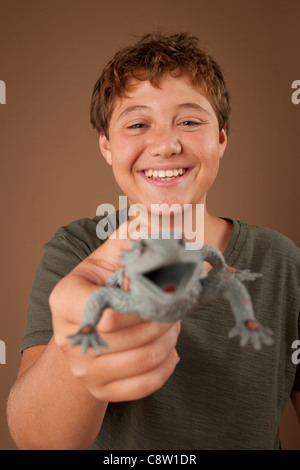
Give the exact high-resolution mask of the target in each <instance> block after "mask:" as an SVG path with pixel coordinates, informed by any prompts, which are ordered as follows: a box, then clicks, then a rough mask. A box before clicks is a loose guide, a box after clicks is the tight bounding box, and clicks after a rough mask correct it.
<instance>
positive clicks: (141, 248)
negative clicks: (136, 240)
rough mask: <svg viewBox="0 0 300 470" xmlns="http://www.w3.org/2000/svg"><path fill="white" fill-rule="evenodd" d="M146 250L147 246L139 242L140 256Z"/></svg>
mask: <svg viewBox="0 0 300 470" xmlns="http://www.w3.org/2000/svg"><path fill="white" fill-rule="evenodd" d="M147 248H148V245H147V243H146V242H145V241H144V240H141V243H140V252H141V255H142V254H143V253H145V251H146V250H147Z"/></svg>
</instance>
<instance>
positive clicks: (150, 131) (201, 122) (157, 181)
mask: <svg viewBox="0 0 300 470" xmlns="http://www.w3.org/2000/svg"><path fill="white" fill-rule="evenodd" d="M130 85H132V86H131V88H130V90H129V92H128V93H127V96H126V97H124V98H118V99H116V101H115V103H114V108H113V112H112V115H111V119H110V123H109V140H108V139H107V138H106V137H105V136H104V134H101V135H100V149H101V152H102V154H103V156H104V157H105V159H106V161H107V162H108V163H109V164H110V165H112V169H113V173H114V176H115V178H116V181H117V183H118V185H119V186H120V188H121V189H122V190H123V192H124V193H125V194H126V195H127V197H128V198H129V200H130V202H131V203H135V204H137V203H141V204H144V205H146V206H147V209H148V210H150V208H151V204H162V203H167V204H169V205H172V204H175V203H177V204H180V205H181V207H182V208H183V204H197V203H198V204H204V203H205V200H206V194H207V192H208V190H209V189H210V187H211V186H212V184H213V182H214V180H215V177H216V176H217V173H218V168H219V160H220V158H221V157H222V156H223V153H224V151H225V147H226V143H227V138H226V132H225V130H224V129H223V130H222V131H221V132H220V131H219V126H218V120H217V116H216V114H215V112H214V109H213V107H212V106H211V104H210V102H209V101H208V99H207V98H206V97H205V95H204V94H203V93H202V92H201V89H200V88H195V87H194V86H193V85H192V84H191V82H190V79H189V78H188V77H187V76H186V75H182V76H180V77H177V78H174V77H172V76H170V75H169V74H166V75H165V76H163V78H162V79H161V81H160V87H159V88H155V87H153V86H152V85H151V84H150V82H149V81H148V80H145V81H137V80H133V79H132V81H131V83H130ZM181 173H183V174H181Z"/></svg>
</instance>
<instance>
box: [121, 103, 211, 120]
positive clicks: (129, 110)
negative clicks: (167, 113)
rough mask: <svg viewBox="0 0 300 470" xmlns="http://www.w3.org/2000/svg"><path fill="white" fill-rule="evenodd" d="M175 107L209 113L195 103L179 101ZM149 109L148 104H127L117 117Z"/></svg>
mask: <svg viewBox="0 0 300 470" xmlns="http://www.w3.org/2000/svg"><path fill="white" fill-rule="evenodd" d="M176 109H178V110H180V109H195V110H196V111H200V112H204V113H205V114H208V115H209V112H208V111H207V110H206V109H205V108H203V107H202V106H200V105H199V104H197V103H181V104H179V105H177V106H176ZM150 110H151V108H150V107H149V106H145V105H135V106H128V108H126V109H124V111H122V113H121V114H120V116H119V117H118V119H121V118H123V117H124V116H127V114H129V113H132V112H134V111H150Z"/></svg>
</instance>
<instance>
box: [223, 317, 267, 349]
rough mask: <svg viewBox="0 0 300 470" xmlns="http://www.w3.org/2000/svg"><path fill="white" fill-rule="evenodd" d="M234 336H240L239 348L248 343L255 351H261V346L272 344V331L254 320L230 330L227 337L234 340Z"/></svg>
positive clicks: (239, 324)
mask: <svg viewBox="0 0 300 470" xmlns="http://www.w3.org/2000/svg"><path fill="white" fill-rule="evenodd" d="M235 336H240V345H241V346H246V345H247V344H248V343H249V341H250V342H251V343H252V346H253V348H254V349H256V350H257V351H258V350H260V349H261V347H262V345H263V344H266V345H268V346H271V345H272V344H273V343H274V339H273V333H272V331H271V330H270V329H269V328H266V327H264V326H261V325H259V324H258V323H257V322H256V321H254V320H248V321H245V322H241V323H238V324H237V325H236V326H235V327H234V328H232V329H231V330H230V331H229V333H228V337H229V338H234V337H235Z"/></svg>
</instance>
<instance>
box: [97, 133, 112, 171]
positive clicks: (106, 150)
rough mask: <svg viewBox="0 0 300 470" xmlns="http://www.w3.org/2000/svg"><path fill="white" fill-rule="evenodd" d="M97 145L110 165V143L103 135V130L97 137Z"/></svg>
mask: <svg viewBox="0 0 300 470" xmlns="http://www.w3.org/2000/svg"><path fill="white" fill-rule="evenodd" d="M99 146H100V150H101V153H102V155H103V157H104V158H105V160H106V161H107V163H108V164H109V165H112V158H111V151H110V143H109V140H108V138H107V137H106V136H105V134H104V133H103V132H100V137H99Z"/></svg>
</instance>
